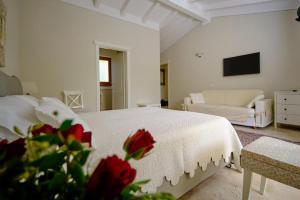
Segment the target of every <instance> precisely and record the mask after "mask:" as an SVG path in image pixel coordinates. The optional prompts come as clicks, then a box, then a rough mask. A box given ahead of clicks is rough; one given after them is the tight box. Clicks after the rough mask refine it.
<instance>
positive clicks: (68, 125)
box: [59, 119, 73, 131]
mask: <svg viewBox="0 0 300 200" xmlns="http://www.w3.org/2000/svg"><path fill="white" fill-rule="evenodd" d="M72 123H73V120H72V119H66V120H65V121H64V122H63V123H62V124H61V126H60V128H59V129H60V130H61V131H67V130H68V129H69V128H71V126H72Z"/></svg>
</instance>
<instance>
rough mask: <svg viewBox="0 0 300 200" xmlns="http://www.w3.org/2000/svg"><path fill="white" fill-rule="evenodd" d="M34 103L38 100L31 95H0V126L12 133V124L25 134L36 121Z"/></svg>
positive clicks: (36, 103)
mask: <svg viewBox="0 0 300 200" xmlns="http://www.w3.org/2000/svg"><path fill="white" fill-rule="evenodd" d="M35 105H38V100H37V99H36V98H35V97H32V96H26V95H24V96H22V95H13V96H6V97H0V126H2V127H4V128H6V129H8V130H9V131H11V132H13V133H14V126H17V127H18V128H19V129H20V131H21V132H22V133H23V134H24V136H25V135H26V133H27V130H28V128H29V127H30V126H33V125H35V124H36V123H38V119H37V117H36V115H35V112H34V107H35Z"/></svg>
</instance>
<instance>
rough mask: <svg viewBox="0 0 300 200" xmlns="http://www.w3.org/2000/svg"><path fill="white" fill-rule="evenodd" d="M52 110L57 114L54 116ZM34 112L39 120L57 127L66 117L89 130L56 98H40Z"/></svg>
mask: <svg viewBox="0 0 300 200" xmlns="http://www.w3.org/2000/svg"><path fill="white" fill-rule="evenodd" d="M54 112H58V116H55V115H54ZM35 113H36V116H37V118H38V119H39V120H40V121H41V122H43V123H45V124H49V125H51V126H53V127H58V126H59V125H60V124H61V123H62V122H63V121H64V120H66V119H73V124H81V125H82V126H83V128H84V131H85V132H86V131H91V129H90V127H89V126H88V125H87V124H86V123H85V122H84V121H83V120H82V119H81V118H80V117H79V116H78V115H77V114H75V113H74V112H73V111H72V110H71V109H70V108H69V107H67V106H66V105H65V104H64V103H63V102H61V101H60V100H58V99H56V98H50V97H44V98H42V100H41V103H40V105H39V106H37V107H35Z"/></svg>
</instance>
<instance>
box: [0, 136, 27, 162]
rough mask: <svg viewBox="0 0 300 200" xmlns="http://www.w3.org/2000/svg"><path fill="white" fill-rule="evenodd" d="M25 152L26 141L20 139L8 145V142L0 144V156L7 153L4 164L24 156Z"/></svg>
mask: <svg viewBox="0 0 300 200" xmlns="http://www.w3.org/2000/svg"><path fill="white" fill-rule="evenodd" d="M25 151H26V149H25V140H24V139H23V138H19V139H17V140H15V141H13V142H11V143H8V141H7V140H2V141H1V142H0V154H1V155H2V153H4V152H5V157H4V158H3V160H2V161H3V162H5V161H7V160H11V159H12V158H15V157H16V158H17V157H21V156H23V155H24V153H25Z"/></svg>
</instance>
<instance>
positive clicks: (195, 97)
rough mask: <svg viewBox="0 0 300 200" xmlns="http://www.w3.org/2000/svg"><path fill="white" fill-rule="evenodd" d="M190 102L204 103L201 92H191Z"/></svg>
mask: <svg viewBox="0 0 300 200" xmlns="http://www.w3.org/2000/svg"><path fill="white" fill-rule="evenodd" d="M190 97H191V99H192V103H205V101H204V98H203V95H202V93H191V94H190Z"/></svg>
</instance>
